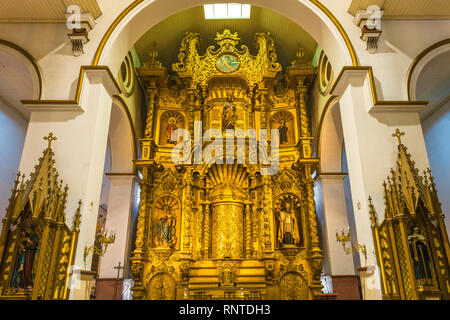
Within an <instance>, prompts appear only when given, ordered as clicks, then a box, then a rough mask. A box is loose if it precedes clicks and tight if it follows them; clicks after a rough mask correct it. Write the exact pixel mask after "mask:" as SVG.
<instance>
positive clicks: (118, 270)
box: [113, 261, 124, 300]
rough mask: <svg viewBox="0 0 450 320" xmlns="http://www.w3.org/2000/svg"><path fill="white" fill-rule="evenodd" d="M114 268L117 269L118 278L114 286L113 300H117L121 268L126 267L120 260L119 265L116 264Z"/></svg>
mask: <svg viewBox="0 0 450 320" xmlns="http://www.w3.org/2000/svg"><path fill="white" fill-rule="evenodd" d="M114 269H117V278H116V285H115V287H114V297H113V300H117V286H118V284H119V280H120V270H122V269H124V267H122V266H121V262H120V261H119V264H118V265H117V266H115V267H114Z"/></svg>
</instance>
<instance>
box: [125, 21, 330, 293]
mask: <svg viewBox="0 0 450 320" xmlns="http://www.w3.org/2000/svg"><path fill="white" fill-rule="evenodd" d="M255 39H256V47H257V50H256V51H257V54H256V55H252V54H251V53H250V51H249V49H248V47H246V46H245V45H241V46H239V48H238V44H239V40H240V39H239V37H238V34H237V33H231V32H230V31H229V30H225V31H224V32H223V33H217V35H216V39H215V40H216V43H217V45H216V46H210V47H208V49H207V50H206V53H205V54H202V55H201V54H199V52H198V48H199V46H198V44H199V41H200V37H199V35H198V34H195V33H187V34H186V36H185V38H184V39H183V40H182V42H181V48H180V54H179V56H178V57H179V61H178V62H176V63H174V64H173V65H172V70H173V72H174V73H175V76H174V77H172V78H171V79H173V78H175V79H176V80H175V81H173V82H172V80H171V79H169V78H168V77H167V70H166V69H165V68H164V67H162V66H161V64H159V63H144V64H143V67H142V68H141V69H140V70H139V74H140V76H141V78H142V80H143V83H144V84H145V86H146V87H147V92H148V94H149V101H150V103H149V113H148V117H147V126H146V128H148V130H147V132H146V136H145V138H144V139H142V149H143V152H142V154H143V158H142V159H139V160H137V161H136V165H137V167H138V168H139V170H140V171H141V172H142V180H141V182H140V184H141V197H140V204H139V216H138V219H137V220H138V221H137V232H136V249H135V250H134V252H133V257H132V258H131V260H132V272H133V278H134V287H133V292H134V294H133V297H134V299H164V298H167V297H174V298H176V299H194V298H198V297H202V298H205V299H224V298H239V299H241V298H242V299H244V298H246V299H318V298H320V297H321V289H322V286H321V282H320V274H321V271H322V259H323V256H322V254H321V250H320V248H319V241H318V236H317V223H316V212H315V203H314V191H313V183H314V181H313V179H312V178H311V177H312V174H313V172H314V170H316V167H317V164H318V159H314V158H312V157H311V152H310V149H311V141H312V137H311V136H310V132H309V119H307V113H306V112H305V108H306V93H307V92H308V89H309V88H310V85H311V82H312V79H313V76H314V68H313V67H312V66H311V65H310V64H308V63H306V64H302V63H300V62H298V63H296V64H295V65H293V66H291V67H289V68H290V69H289V71H288V72H287V75H286V76H285V77H286V81H283V82H282V83H283V86H284V88H283V90H278V97H277V99H273V96H274V92H275V86H276V85H278V82H277V81H276V77H277V75H278V73H279V72H280V71H282V68H281V65H280V64H279V63H278V62H277V55H276V51H275V44H274V41H273V39H272V38H271V37H270V35H269V34H268V33H257V34H256V35H255ZM225 55H229V56H233V57H235V60H236V61H235V63H234V66H238V67H236V68H226V70H225V69H224V68H218V67H217V66H218V64H219V65H221V64H220V63H221V62H220V61H221V60H220V59H221V57H223V56H225ZM222 59H223V58H222ZM218 61H219V62H218ZM300 80H301V81H300ZM175 85H176V86H177V87H178V90H177V91H178V92H179V94H176V95H175V94H173V93H172V91H173V90H169V88H173V86H175ZM155 88H156V89H155ZM169 113H170V114H173V113H178V114H182V115H183V117H184V118H183V119H185V122H183V125H181V122H179V121H178V120H177V122H176V125H177V127H179V128H180V127H183V128H186V129H187V130H188V131H189V134H190V136H191V137H193V139H195V136H196V135H197V137H198V134H200V135H202V134H204V133H205V132H206V130H209V129H216V130H217V131H225V130H227V129H235V130H236V129H243V130H248V129H254V130H256V131H258V130H265V131H269V133H270V129H275V130H279V131H280V132H281V133H282V134H281V135H282V142H283V144H282V147H286V148H282V149H283V150H282V153H283V154H282V155H281V156H280V159H281V160H280V166H279V168H278V169H279V170H278V171H274V172H273V174H272V175H266V174H263V173H264V172H265V171H264V169H265V165H263V164H262V163H261V162H256V163H250V162H249V161H248V160H249V159H250V156H251V155H252V156H253V155H254V154H255V153H260V152H261V150H257V149H256V148H254V147H253V146H251V145H250V143H249V140H250V138H249V137H240V136H236V135H234V134H233V135H230V134H227V135H226V137H225V138H229V137H230V136H231V137H232V138H233V142H235V144H234V145H233V147H234V149H235V151H236V152H235V154H234V157H225V156H223V155H220V154H214V155H213V158H214V160H216V162H215V163H206V162H205V160H204V158H202V155H201V154H200V157H198V154H197V152H198V151H202V150H204V149H206V147H208V146H209V141H201V142H200V144H199V145H194V146H192V144H191V148H190V153H189V154H188V155H187V159H188V160H189V159H190V160H198V161H191V162H189V161H187V162H186V163H181V164H174V163H173V162H172V161H171V151H172V149H173V148H168V146H167V145H168V143H167V132H168V130H167V131H166V125H165V123H167V124H168V123H169V122H168V119H169V118H170V117H169V116H168V114H169ZM155 116H156V119H155ZM280 119H281V120H282V119H284V120H285V121H278V120H280ZM300 119H302V121H301V122H300ZM155 120H156V121H155ZM272 120H276V121H272ZM158 121H160V123H159V124H158ZM166 121H167V122H166ZM180 121H181V120H180ZM195 121H201V122H202V123H201V128H199V127H198V126H196V123H195ZM297 123H301V124H302V128H299V129H297V128H296V127H295V124H297ZM179 124H180V125H179ZM284 127H286V128H284ZM155 128H160V129H155ZM300 129H302V130H300ZM157 131H159V132H157ZM231 131H233V130H231ZM297 132H302V135H300V134H297ZM158 135H159V138H158ZM296 135H297V136H296ZM252 139H253V138H252ZM256 139H257V140H258V142H261V140H262V138H261V137H260V136H258V137H256ZM268 140H269V141H267V146H266V147H265V149H264V150H265V151H267V157H269V156H270V155H269V153H270V152H272V151H271V150H273V149H272V148H271V147H272V140H271V138H269V139H268ZM240 142H244V145H243V146H242V148H240V147H238V145H237V143H240ZM171 146H172V145H171ZM261 148H262V147H261ZM224 149H225V144H224ZM258 151H259V152H258ZM237 154H243V155H245V161H244V163H240V162H237V159H236V158H238V157H237V156H236V155H237ZM274 154H276V153H275V152H274ZM254 158H257V157H253V158H252V159H254ZM229 160H231V162H230V163H229V162H228V161H229ZM290 196H292V198H290ZM163 197H167V198H170V199H173V203H174V205H175V207H172V208H171V210H170V215H169V213H168V209H167V208H166V207H164V206H163V205H162V203H161V201H160V199H162V198H163ZM171 201H172V200H171ZM287 203H289V204H287ZM281 213H282V214H281ZM167 217H172V218H173V219H174V221H175V224H174V226H175V227H174V228H172V229H171V228H167V226H170V225H171V224H170V223H168V222H169V221H173V220H170V219H168V218H167ZM279 217H282V218H281V220H280V218H279ZM302 221H303V222H304V223H302ZM280 223H281V225H280ZM166 229H170V230H173V232H170V233H168V232H159V233H158V230H166ZM281 229H282V230H281ZM168 234H170V236H166V235H168ZM172 234H174V235H176V238H175V239H176V243H175V244H174V245H170V241H169V240H168V239H169V238H171V237H172ZM279 237H281V241H280V242H279V241H278V238H279ZM283 241H284V242H285V243H283ZM167 243H169V245H167ZM162 274H164V275H167V277H165V278H164V279H169V276H170V277H171V278H170V279H172V280H173V282H171V281H169V282H170V283H171V285H170V288H169V286H165V285H162V284H161V283H166V280H164V281H162V280H161V281H160V280H158V279H159V278H158V277H160V276H158V275H162ZM161 279H162V278H161ZM291 280H293V281H294V283H296V284H301V287H299V286H292V281H291ZM173 290H175V293H174V291H173Z"/></svg>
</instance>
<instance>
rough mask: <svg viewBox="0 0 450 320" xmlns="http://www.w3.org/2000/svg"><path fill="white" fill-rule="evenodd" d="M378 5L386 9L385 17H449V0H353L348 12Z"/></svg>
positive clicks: (353, 12) (352, 12)
mask: <svg viewBox="0 0 450 320" xmlns="http://www.w3.org/2000/svg"><path fill="white" fill-rule="evenodd" d="M370 5H377V6H379V7H380V8H382V9H383V10H384V15H383V18H384V19H448V18H450V1H449V0H353V1H352V3H351V4H350V7H349V9H348V12H349V13H351V14H352V15H355V14H356V12H357V11H358V10H365V9H366V8H367V7H368V6H370Z"/></svg>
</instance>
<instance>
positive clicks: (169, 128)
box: [166, 118, 178, 144]
mask: <svg viewBox="0 0 450 320" xmlns="http://www.w3.org/2000/svg"><path fill="white" fill-rule="evenodd" d="M175 130H177V124H176V119H175V118H170V119H169V124H168V125H167V138H166V142H167V143H169V144H175V143H176V142H177V141H176V140H178V139H176V138H175V140H172V134H173V133H174V131H175Z"/></svg>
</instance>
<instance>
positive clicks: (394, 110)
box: [332, 68, 429, 299]
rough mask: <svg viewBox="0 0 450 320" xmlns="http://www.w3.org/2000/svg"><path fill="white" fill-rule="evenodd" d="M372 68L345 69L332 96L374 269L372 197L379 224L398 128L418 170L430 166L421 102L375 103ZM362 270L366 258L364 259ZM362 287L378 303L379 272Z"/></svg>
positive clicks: (361, 236) (360, 234)
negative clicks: (336, 101) (337, 106)
mask: <svg viewBox="0 0 450 320" xmlns="http://www.w3.org/2000/svg"><path fill="white" fill-rule="evenodd" d="M372 87H373V83H372V81H371V78H370V70H369V69H363V68H360V69H349V70H344V71H343V73H342V74H341V77H339V79H338V82H337V84H336V85H335V87H334V89H333V90H332V94H333V95H336V96H339V97H340V108H341V109H340V110H341V118H342V127H343V131H344V142H345V149H346V152H347V162H348V171H349V178H350V186H351V192H352V199H353V209H354V213H355V224H356V230H357V239H358V243H360V244H364V245H366V248H367V266H376V265H377V261H376V256H375V250H374V242H373V237H372V230H371V225H370V218H369V217H370V214H369V203H368V197H369V196H371V197H372V198H373V203H374V205H375V208H376V210H377V214H378V216H379V220H382V219H383V213H384V199H383V187H382V183H383V180H384V179H386V176H387V175H388V174H389V171H390V169H391V168H393V167H394V166H395V161H396V157H397V141H396V140H395V139H394V138H393V137H392V133H393V132H394V131H395V129H396V128H399V129H400V130H402V131H404V132H405V133H406V136H405V137H404V139H403V141H404V144H405V145H406V146H408V148H409V152H410V153H411V155H412V157H413V159H414V160H415V162H416V166H417V167H418V168H419V170H423V169H425V168H426V167H428V165H429V164H428V157H427V152H426V148H425V142H424V138H423V133H422V128H421V124H420V118H419V113H418V112H419V111H420V110H421V109H422V108H423V107H424V106H423V105H420V104H414V103H407V102H394V101H393V102H382V103H379V102H377V101H375V99H376V98H375V95H374V94H373V91H372ZM360 258H361V266H364V263H365V261H364V257H363V255H360ZM365 281H366V282H365V283H363V284H362V285H363V286H364V285H365V286H366V287H365V293H366V294H365V299H380V298H381V285H380V275H379V270H378V268H375V270H374V272H373V273H372V274H371V275H370V276H369V277H367V278H365Z"/></svg>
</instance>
